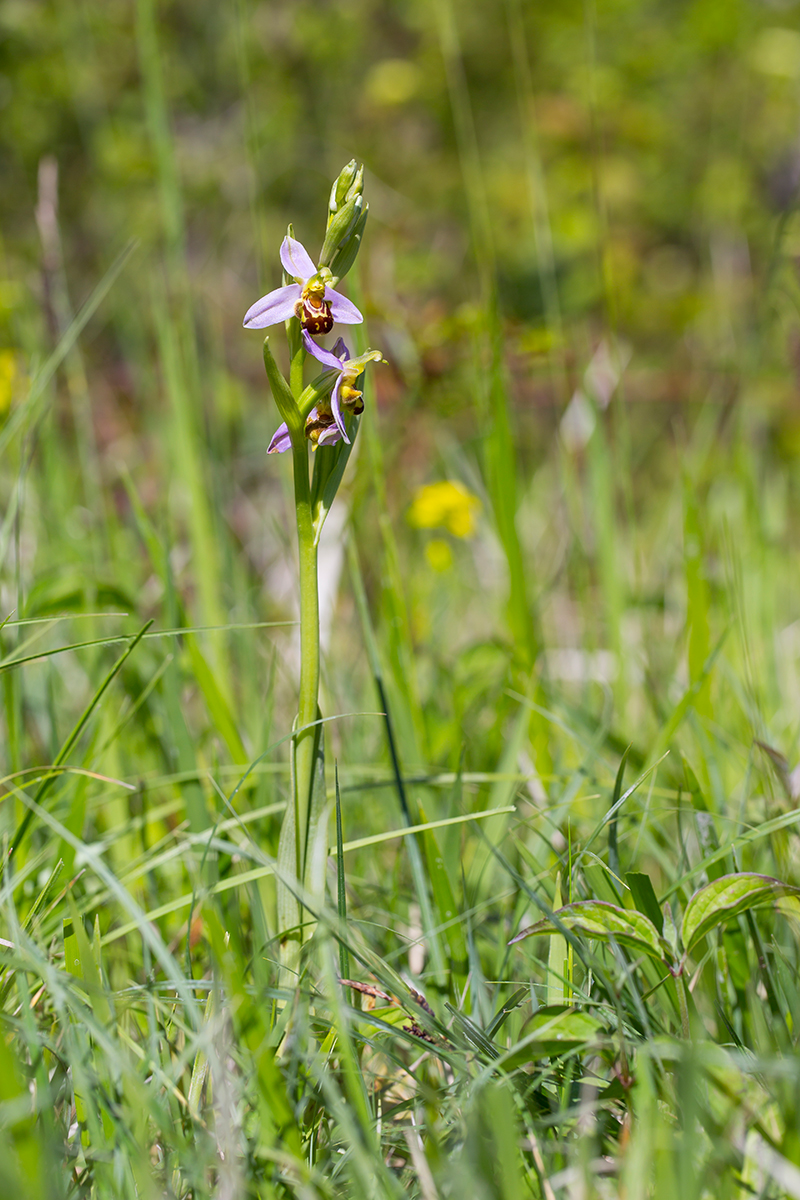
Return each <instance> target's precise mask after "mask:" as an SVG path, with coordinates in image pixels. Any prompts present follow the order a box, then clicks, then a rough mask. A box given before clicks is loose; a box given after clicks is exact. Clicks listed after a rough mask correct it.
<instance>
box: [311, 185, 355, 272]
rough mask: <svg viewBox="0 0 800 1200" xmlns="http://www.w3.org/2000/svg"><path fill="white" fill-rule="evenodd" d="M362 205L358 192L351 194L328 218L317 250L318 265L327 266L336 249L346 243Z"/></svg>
mask: <svg viewBox="0 0 800 1200" xmlns="http://www.w3.org/2000/svg"><path fill="white" fill-rule="evenodd" d="M363 207H364V198H363V196H361V195H360V194H359V195H356V196H353V197H352V198H351V199H350V200H348V201H347V202H346V203H345V204H343V205H342V207H341V208H340V209H339V211H338V212H337V213H335V214H334V215H333V216H332V217H329V218H328V230H327V233H326V234H325V241H324V242H323V243H322V249H321V250H320V252H319V265H320V266H321V267H323V266H329V265H330V261H331V259H332V258H333V257H334V255H335V254H336V253H337V251H338V250H339V249H340V248H341V247H342V246H344V245H346V244H347V243H348V239H349V236H350V234H351V233H352V231H353V229H354V228H355V226H356V224H357V222H358V219H359V217H360V216H361V212H362V209H363ZM338 278H341V276H339V277H338Z"/></svg>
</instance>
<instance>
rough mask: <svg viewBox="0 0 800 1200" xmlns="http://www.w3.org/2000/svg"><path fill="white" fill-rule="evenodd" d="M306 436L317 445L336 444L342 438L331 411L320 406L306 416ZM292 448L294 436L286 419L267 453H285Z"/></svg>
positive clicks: (276, 432)
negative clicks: (292, 436)
mask: <svg viewBox="0 0 800 1200" xmlns="http://www.w3.org/2000/svg"><path fill="white" fill-rule="evenodd" d="M306 437H307V438H308V439H309V441H311V442H313V443H314V445H315V446H335V445H336V443H337V442H340V441H341V440H342V435H341V433H340V432H339V428H338V426H337V425H336V423H335V421H334V420H333V416H332V415H331V413H330V412H326V411H325V409H322V411H320V409H318V408H312V410H311V412H310V413H309V414H308V416H307V417H306ZM291 448H292V438H291V435H290V433H289V426H288V425H287V424H286V422H285V421H284V423H283V424H282V425H280V426H279V427H278V428H277V429H276V430H275V433H274V434H273V435H272V441H271V442H270V444H269V445H268V446H267V454H283V452H284V451H285V450H291Z"/></svg>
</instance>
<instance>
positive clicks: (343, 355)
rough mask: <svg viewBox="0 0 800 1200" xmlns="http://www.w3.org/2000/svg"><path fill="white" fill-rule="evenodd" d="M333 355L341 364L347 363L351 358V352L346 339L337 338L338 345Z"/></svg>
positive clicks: (334, 348)
mask: <svg viewBox="0 0 800 1200" xmlns="http://www.w3.org/2000/svg"><path fill="white" fill-rule="evenodd" d="M333 353H334V354H335V355H336V357H337V358H338V359H340V360H341V362H347V359H348V358H349V357H350V351H349V350H348V349H347V345H346V344H345V340H344V338H337V339H336V345H335V346H334V347H333Z"/></svg>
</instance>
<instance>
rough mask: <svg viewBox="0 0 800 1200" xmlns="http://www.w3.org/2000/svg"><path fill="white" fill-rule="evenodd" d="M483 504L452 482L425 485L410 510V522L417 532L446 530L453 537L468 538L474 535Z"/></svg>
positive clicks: (458, 484)
mask: <svg viewBox="0 0 800 1200" xmlns="http://www.w3.org/2000/svg"><path fill="white" fill-rule="evenodd" d="M480 510H481V502H480V500H479V499H478V497H477V496H475V495H473V493H472V492H471V491H470V490H469V488H465V487H464V485H463V483H457V482H456V481H455V480H453V479H445V480H442V482H441V483H426V484H425V486H424V487H421V488H418V489H417V492H416V494H415V496H414V499H413V501H412V503H411V507H410V508H409V510H408V520H409V523H410V524H411V525H414V526H415V527H416V528H417V529H446V530H447V532H448V533H452V535H453V537H457V538H468V537H472V535H473V534H474V532H475V524H476V521H477V517H478V513H479V512H480Z"/></svg>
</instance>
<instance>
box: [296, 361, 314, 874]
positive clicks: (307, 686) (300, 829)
mask: <svg viewBox="0 0 800 1200" xmlns="http://www.w3.org/2000/svg"><path fill="white" fill-rule="evenodd" d="M292 368H293V373H294V363H292ZM299 442H300V439H299V438H298V439H297V440H296V441H293V443H292V453H293V456H294V497H295V507H296V510H297V543H298V551H299V557H300V696H299V700H298V706H297V727H298V729H299V730H300V732H299V733H298V735H297V739H296V742H295V795H294V806H295V837H296V859H297V878H298V880H299V881H300V883H305V882H306V879H305V874H306V856H307V852H308V827H309V817H310V811H311V790H312V786H313V778H314V746H315V741H316V736H317V729H316V728H315V727H314V726H313V722H315V721H316V720H317V706H318V695H319V592H318V586H317V547H316V545H315V542H314V523H313V514H312V511H311V487H310V483H309V473H308V443H307V441H306V440H305V436H303V440H302V444H299ZM306 726H312V727H311V728H305V727H306Z"/></svg>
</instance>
